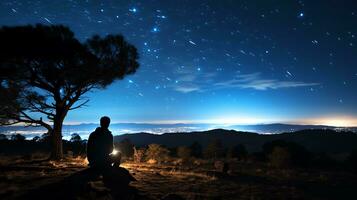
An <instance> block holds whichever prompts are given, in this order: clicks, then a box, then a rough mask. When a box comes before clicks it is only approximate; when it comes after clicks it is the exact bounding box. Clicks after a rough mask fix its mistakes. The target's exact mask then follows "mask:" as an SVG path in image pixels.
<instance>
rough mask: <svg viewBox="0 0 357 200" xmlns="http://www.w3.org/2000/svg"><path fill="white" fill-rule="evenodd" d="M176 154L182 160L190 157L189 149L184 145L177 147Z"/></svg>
mask: <svg viewBox="0 0 357 200" xmlns="http://www.w3.org/2000/svg"><path fill="white" fill-rule="evenodd" d="M177 156H178V157H179V158H182V159H184V160H187V159H189V158H190V157H191V149H190V148H188V147H186V146H181V147H178V148H177Z"/></svg>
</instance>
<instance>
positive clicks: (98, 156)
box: [87, 117, 113, 167]
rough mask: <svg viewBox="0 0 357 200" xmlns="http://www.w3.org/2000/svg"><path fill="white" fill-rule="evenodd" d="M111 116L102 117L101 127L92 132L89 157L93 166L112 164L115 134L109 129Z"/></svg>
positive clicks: (88, 146) (88, 150) (89, 141)
mask: <svg viewBox="0 0 357 200" xmlns="http://www.w3.org/2000/svg"><path fill="white" fill-rule="evenodd" d="M109 124H110V119H109V117H102V118H101V119H100V125H101V127H98V128H97V129H96V130H95V131H94V132H93V133H91V134H90V136H89V138H88V144H87V158H88V162H89V165H90V166H91V167H107V166H110V165H111V158H110V155H109V154H110V153H111V152H112V151H113V135H112V133H111V132H110V131H109V130H108V127H109Z"/></svg>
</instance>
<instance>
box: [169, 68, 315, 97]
mask: <svg viewBox="0 0 357 200" xmlns="http://www.w3.org/2000/svg"><path fill="white" fill-rule="evenodd" d="M214 77H215V75H214V74H210V75H209V76H208V77H207V76H205V75H203V76H202V77H196V76H195V75H188V74H185V76H183V77H182V78H181V83H180V84H177V85H173V86H172V87H173V89H174V90H176V91H178V92H182V93H189V92H204V91H209V90H220V89H227V88H241V89H254V90H269V89H282V88H296V87H309V86H310V87H312V86H316V85H320V83H310V82H302V81H281V80H277V79H265V78H262V76H261V74H260V73H251V74H239V75H237V76H235V77H234V78H233V79H230V80H226V81H215V80H214V79H213V78H214Z"/></svg>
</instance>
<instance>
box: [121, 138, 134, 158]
mask: <svg viewBox="0 0 357 200" xmlns="http://www.w3.org/2000/svg"><path fill="white" fill-rule="evenodd" d="M118 148H119V150H120V152H121V155H122V156H123V157H126V158H131V157H133V155H134V145H133V143H132V142H131V141H130V140H129V139H127V138H125V139H124V140H122V141H120V142H119V144H118Z"/></svg>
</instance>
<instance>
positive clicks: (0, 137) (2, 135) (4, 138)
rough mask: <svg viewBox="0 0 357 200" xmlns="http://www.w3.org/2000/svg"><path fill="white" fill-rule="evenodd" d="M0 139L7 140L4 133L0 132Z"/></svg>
mask: <svg viewBox="0 0 357 200" xmlns="http://www.w3.org/2000/svg"><path fill="white" fill-rule="evenodd" d="M0 140H8V139H7V136H6V135H5V134H2V133H1V134H0Z"/></svg>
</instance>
